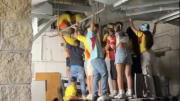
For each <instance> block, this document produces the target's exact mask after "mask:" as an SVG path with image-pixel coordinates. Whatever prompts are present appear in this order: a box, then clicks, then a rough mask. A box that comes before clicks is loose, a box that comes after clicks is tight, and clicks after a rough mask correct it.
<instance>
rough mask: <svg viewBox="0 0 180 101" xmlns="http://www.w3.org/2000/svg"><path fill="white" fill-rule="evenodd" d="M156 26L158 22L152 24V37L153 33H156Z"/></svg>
mask: <svg viewBox="0 0 180 101" xmlns="http://www.w3.org/2000/svg"><path fill="white" fill-rule="evenodd" d="M157 24H158V22H155V23H154V29H153V32H152V35H153V36H154V35H155V33H156V27H157Z"/></svg>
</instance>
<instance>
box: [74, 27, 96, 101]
mask: <svg viewBox="0 0 180 101" xmlns="http://www.w3.org/2000/svg"><path fill="white" fill-rule="evenodd" d="M77 26H78V28H81V27H80V26H79V24H77ZM78 28H76V29H78ZM81 30H82V29H81ZM80 32H81V31H79V30H78V31H77V32H75V34H74V37H75V38H76V39H77V40H79V41H80V42H82V43H83V45H84V48H85V51H84V55H85V61H84V67H85V71H86V77H87V86H88V91H89V95H88V96H87V99H89V100H91V99H92V89H93V67H92V65H91V62H90V48H89V44H88V41H87V39H86V34H87V32H86V31H85V32H84V35H82V34H81V33H80Z"/></svg>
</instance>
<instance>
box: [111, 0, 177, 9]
mask: <svg viewBox="0 0 180 101" xmlns="http://www.w3.org/2000/svg"><path fill="white" fill-rule="evenodd" d="M173 3H179V0H173V1H172V0H169V1H160V2H153V3H147V4H140V5H134V6H121V7H120V8H121V10H131V9H136V8H145V7H152V6H159V5H166V4H173ZM115 9H119V7H118V8H115Z"/></svg>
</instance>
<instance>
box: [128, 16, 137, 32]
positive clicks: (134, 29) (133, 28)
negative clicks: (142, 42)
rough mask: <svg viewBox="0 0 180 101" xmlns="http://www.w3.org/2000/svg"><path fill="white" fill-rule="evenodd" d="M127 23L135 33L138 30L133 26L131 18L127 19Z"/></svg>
mask: <svg viewBox="0 0 180 101" xmlns="http://www.w3.org/2000/svg"><path fill="white" fill-rule="evenodd" d="M129 25H130V27H131V29H132V30H133V32H134V33H136V34H137V32H138V30H137V29H136V27H135V26H134V23H133V21H132V19H131V18H130V19H129Z"/></svg>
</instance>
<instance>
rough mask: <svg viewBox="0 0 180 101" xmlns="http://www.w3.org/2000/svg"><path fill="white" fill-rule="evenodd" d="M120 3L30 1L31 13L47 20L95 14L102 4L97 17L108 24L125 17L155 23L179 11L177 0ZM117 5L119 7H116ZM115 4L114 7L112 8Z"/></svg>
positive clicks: (99, 0)
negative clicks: (68, 13)
mask: <svg viewBox="0 0 180 101" xmlns="http://www.w3.org/2000/svg"><path fill="white" fill-rule="evenodd" d="M121 1H123V0H48V1H47V0H32V5H33V10H32V12H36V13H38V14H46V16H47V15H48V16H47V18H51V17H49V15H54V14H55V15H57V14H59V12H60V11H61V12H63V11H72V12H81V13H86V14H87V13H91V12H92V11H93V12H95V11H96V10H97V9H100V8H102V5H103V4H106V5H107V7H106V10H105V11H104V12H102V14H100V15H99V16H100V17H101V21H106V22H108V21H111V19H115V18H119V19H121V20H123V19H124V18H127V16H128V17H132V18H134V19H137V20H148V21H155V20H157V19H159V18H160V17H162V16H166V15H168V14H171V13H173V12H176V11H178V10H179V0H124V1H125V2H122V4H120V3H121ZM117 3H119V4H120V5H117ZM115 4H116V7H114V5H115ZM50 6H51V7H50ZM50 8H51V9H50ZM50 10H51V11H50ZM35 16H37V15H35ZM39 17H40V15H39ZM170 17H171V16H169V17H167V18H168V19H169V18H170ZM171 18H174V19H179V13H178V14H176V17H174V16H172V17H171ZM119 19H117V20H119ZM174 19H170V20H168V22H169V23H170V22H171V20H174ZM177 23H179V22H177ZM176 25H178V24H176Z"/></svg>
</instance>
